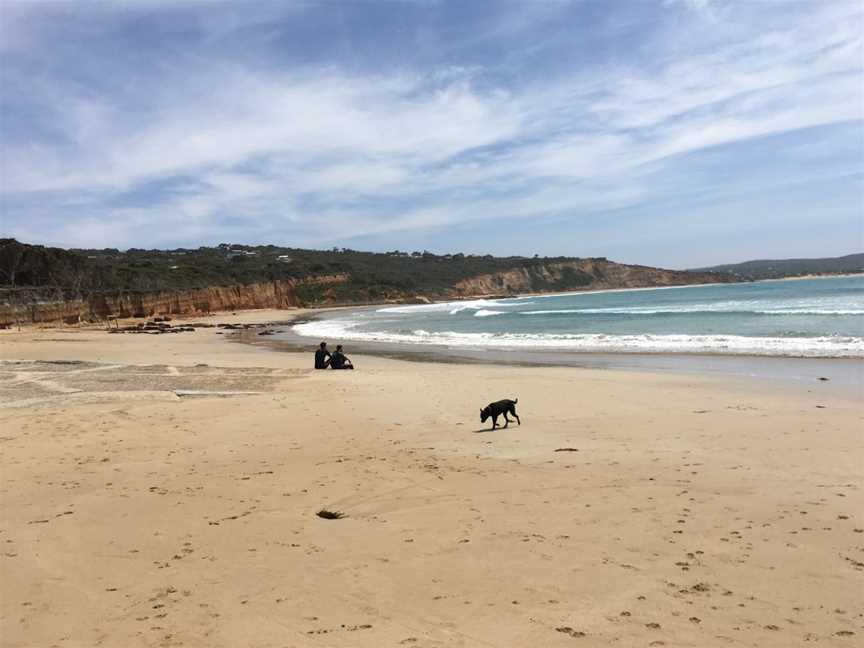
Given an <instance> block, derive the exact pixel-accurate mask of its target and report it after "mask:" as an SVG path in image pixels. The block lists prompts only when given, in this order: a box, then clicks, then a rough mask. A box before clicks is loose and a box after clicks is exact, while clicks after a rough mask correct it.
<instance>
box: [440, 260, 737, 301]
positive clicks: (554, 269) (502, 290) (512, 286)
mask: <svg viewBox="0 0 864 648" xmlns="http://www.w3.org/2000/svg"><path fill="white" fill-rule="evenodd" d="M734 281H736V279H735V278H733V277H730V276H728V275H722V274H719V273H714V272H684V271H679V270H664V269H662V268H651V267H648V266H638V265H625V264H622V263H615V262H613V261H608V260H606V259H578V260H574V261H565V262H560V263H548V264H543V265H538V266H531V267H521V268H513V269H512V270H508V271H506V272H495V273H491V274H484V275H480V276H478V277H473V278H471V279H464V280H462V281H460V282H459V283H457V284H456V285H455V286H453V292H454V294H455V296H459V297H471V296H478V295H515V294H523V293H542V292H563V291H577V290H609V289H615V288H648V287H656V286H684V285H688V284H700V283H731V282H734Z"/></svg>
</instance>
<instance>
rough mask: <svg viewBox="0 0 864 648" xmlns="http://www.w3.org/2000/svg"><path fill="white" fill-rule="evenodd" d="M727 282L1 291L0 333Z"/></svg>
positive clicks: (295, 283)
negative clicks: (21, 327)
mask: <svg viewBox="0 0 864 648" xmlns="http://www.w3.org/2000/svg"><path fill="white" fill-rule="evenodd" d="M735 280H736V279H735V278H734V277H731V276H729V275H723V274H716V273H709V272H680V271H675V270H662V269H660V268H650V267H646V266H633V265H624V264H620V263H614V262H612V261H607V260H606V259H575V260H572V261H561V262H549V263H532V264H526V265H522V266H516V267H512V268H509V269H507V270H503V271H500V272H494V273H488V274H481V275H477V276H474V277H470V278H467V279H462V280H460V281H457V282H456V283H454V284H452V285H451V286H449V287H445V288H440V289H435V290H429V289H427V290H422V291H418V290H405V289H399V288H387V289H386V290H375V291H374V292H373V291H372V290H370V288H369V286H368V285H366V284H364V283H363V282H362V277H359V278H358V277H354V276H352V275H351V274H350V273H338V274H327V275H318V276H310V277H306V278H304V279H299V280H295V279H285V280H280V281H272V282H267V283H253V284H248V285H237V286H213V287H210V288H200V289H194V290H160V291H138V292H92V293H88V294H86V295H84V296H81V295H77V294H76V295H70V294H66V295H63V294H52V293H51V292H50V291H49V290H47V289H45V290H10V289H7V290H5V291H2V290H0V326H2V325H5V326H11V325H14V324H15V323H16V322H32V323H51V322H65V323H69V324H73V323H79V322H99V321H105V320H107V319H108V318H109V317H152V316H154V315H186V316H188V315H200V314H206V313H210V312H217V311H227V310H241V309H242V310H246V309H256V308H271V309H280V308H290V307H296V306H309V307H314V306H335V305H340V306H350V305H359V304H370V303H382V302H388V303H405V302H410V303H418V302H423V301H429V300H430V299H436V300H445V299H464V298H469V297H475V296H489V295H514V294H520V293H539V292H564V291H575V290H602V289H613V288H644V287H651V286H680V285H686V284H696V283H715V282H716V283H721V282H731V281H735ZM3 293H5V294H3Z"/></svg>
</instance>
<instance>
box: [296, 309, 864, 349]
mask: <svg viewBox="0 0 864 648" xmlns="http://www.w3.org/2000/svg"><path fill="white" fill-rule="evenodd" d="M360 324H361V322H360V321H358V320H350V319H332V320H316V321H312V322H305V323H302V324H297V325H295V326H294V331H295V332H296V333H298V334H300V335H305V336H311V337H316V338H328V337H329V338H338V339H340V340H357V341H364V342H385V343H402V344H422V345H438V346H445V347H461V348H465V347H475V348H494V349H518V348H529V347H530V348H545V349H564V350H569V351H582V352H597V353H603V352H614V353H717V354H733V355H762V356H790V357H813V358H829V357H833V358H836V357H846V358H864V338H860V337H831V336H821V337H746V336H741V335H649V334H642V335H604V334H597V333H585V334H553V333H547V334H537V333H459V332H456V331H443V332H430V331H426V330H423V329H415V330H411V331H402V332H394V331H365V330H359V329H357V328H356V327H357V326H359V325H360Z"/></svg>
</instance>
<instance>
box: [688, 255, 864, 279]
mask: <svg viewBox="0 0 864 648" xmlns="http://www.w3.org/2000/svg"><path fill="white" fill-rule="evenodd" d="M693 272H720V273H723V274H729V275H734V276H736V277H740V278H742V279H753V280H756V279H781V278H783V277H802V276H806V275H832V274H857V273H862V272H864V253H859V254H847V255H846V256H841V257H832V258H824V259H771V260H759V261H745V262H744V263H730V264H726V265H718V266H712V267H710V268H699V269H697V270H693Z"/></svg>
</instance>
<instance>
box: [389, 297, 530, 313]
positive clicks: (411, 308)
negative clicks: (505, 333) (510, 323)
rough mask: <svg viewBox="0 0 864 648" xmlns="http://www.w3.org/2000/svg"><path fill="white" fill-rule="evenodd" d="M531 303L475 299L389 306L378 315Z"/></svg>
mask: <svg viewBox="0 0 864 648" xmlns="http://www.w3.org/2000/svg"><path fill="white" fill-rule="evenodd" d="M530 303H531V302H523V301H519V302H511V301H499V300H496V299H473V300H470V301H467V300H466V301H451V302H436V303H434V304H411V305H408V306H388V307H387V308H379V309H377V310H376V311H375V312H376V313H397V314H404V315H407V314H411V313H450V314H451V315H456V314H457V313H461V312H463V311H468V310H483V309H486V308H491V307H495V308H507V307H509V306H525V305H527V304H530Z"/></svg>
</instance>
